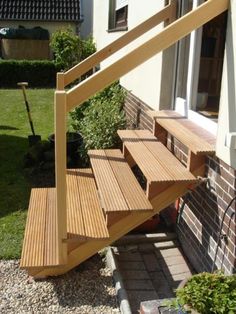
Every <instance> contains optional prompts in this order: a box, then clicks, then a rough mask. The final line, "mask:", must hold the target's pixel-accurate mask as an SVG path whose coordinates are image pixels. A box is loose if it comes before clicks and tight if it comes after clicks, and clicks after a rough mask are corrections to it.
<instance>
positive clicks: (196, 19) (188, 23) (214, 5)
mask: <svg viewBox="0 0 236 314" xmlns="http://www.w3.org/2000/svg"><path fill="white" fill-rule="evenodd" d="M228 6H229V0H208V1H206V2H204V3H203V4H202V5H200V6H199V7H197V8H196V9H195V10H193V11H191V12H189V13H187V14H186V15H184V16H183V17H181V18H180V19H178V20H176V21H175V22H173V23H171V24H170V25H168V26H167V27H166V28H165V29H163V30H162V31H161V32H160V33H158V34H157V35H155V36H154V37H152V38H151V39H149V40H148V41H147V42H145V43H144V44H142V45H141V46H139V47H138V48H136V49H134V50H133V51H131V52H130V53H128V54H127V55H125V56H124V57H122V58H120V59H119V60H117V61H116V62H114V63H113V64H111V65H109V66H107V67H106V68H104V69H103V70H100V71H99V72H97V73H95V74H94V75H93V76H91V77H89V78H88V79H86V80H84V81H83V82H81V83H80V84H78V85H76V86H75V87H74V88H72V89H71V90H70V91H69V92H68V103H67V111H70V110H72V109H73V108H74V107H76V106H78V105H80V104H81V103H82V102H84V101H85V100H86V99H88V98H89V97H91V96H93V95H94V94H95V93H96V92H98V91H99V90H101V89H103V88H104V87H106V86H108V85H109V84H111V83H112V82H114V81H115V80H117V79H119V78H120V77H122V76H123V75H125V74H126V73H128V72H130V71H131V70H133V69H134V68H136V67H137V66H138V65H140V64H142V63H144V62H145V61H147V60H148V59H150V58H151V57H153V56H154V55H156V54H157V53H159V52H160V51H162V50H165V49H166V48H168V47H170V46H171V45H173V44H175V43H176V42H177V41H178V40H180V39H182V38H183V37H185V36H186V35H188V34H189V33H191V32H192V31H193V30H195V29H197V28H199V27H200V26H202V25H203V24H205V23H207V22H208V21H210V20H211V19H213V18H214V17H215V16H217V15H219V14H221V13H222V12H224V11H226V10H227V9H228Z"/></svg>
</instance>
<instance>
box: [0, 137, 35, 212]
mask: <svg viewBox="0 0 236 314" xmlns="http://www.w3.org/2000/svg"><path fill="white" fill-rule="evenodd" d="M27 149H28V139H27V138H23V137H17V136H10V135H0V174H1V175H0V195H1V197H0V217H3V216H5V215H9V214H11V213H13V212H16V211H21V210H26V209H27V207H28V201H29V195H30V184H29V182H28V180H27V179H26V178H25V175H24V168H23V158H24V154H25V152H26V151H27Z"/></svg>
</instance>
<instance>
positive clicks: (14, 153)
mask: <svg viewBox="0 0 236 314" xmlns="http://www.w3.org/2000/svg"><path fill="white" fill-rule="evenodd" d="M53 94H54V91H53V90H52V89H31V90H27V96H28V101H29V103H30V106H31V113H32V118H33V122H34V127H35V132H36V134H40V135H41V136H42V139H47V137H48V135H49V134H50V133H52V132H53ZM30 134H31V131H30V127H29V123H28V120H27V114H26V110H25V106H24V101H23V95H22V92H21V90H0V259H8V258H19V257H20V252H21V245H22V239H23V232H24V226H25V219H26V209H27V207H28V201H29V195H30V189H31V186H30V185H31V184H30V180H28V179H27V176H26V175H25V171H24V169H23V157H24V154H25V152H26V151H27V149H28V135H30Z"/></svg>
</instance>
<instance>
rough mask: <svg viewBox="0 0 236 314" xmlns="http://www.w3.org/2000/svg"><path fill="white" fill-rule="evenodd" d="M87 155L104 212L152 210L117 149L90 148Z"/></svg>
mask: <svg viewBox="0 0 236 314" xmlns="http://www.w3.org/2000/svg"><path fill="white" fill-rule="evenodd" d="M89 156H90V160H91V164H92V168H93V171H94V175H95V179H96V182H97V185H98V189H99V192H100V196H101V199H102V202H103V206H104V210H105V211H106V212H122V211H136V210H152V206H151V204H150V203H149V201H148V200H147V199H146V196H145V194H144V192H143V191H142V189H141V188H140V186H139V184H138V182H137V180H136V179H135V177H134V175H133V173H132V171H131V169H130V168H129V166H128V164H127V163H126V162H125V159H124V157H123V156H122V154H121V152H120V151H119V150H117V149H115V150H92V151H90V152H89Z"/></svg>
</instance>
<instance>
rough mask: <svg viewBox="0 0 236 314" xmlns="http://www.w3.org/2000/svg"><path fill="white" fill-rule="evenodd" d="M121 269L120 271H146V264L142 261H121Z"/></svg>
mask: <svg viewBox="0 0 236 314" xmlns="http://www.w3.org/2000/svg"><path fill="white" fill-rule="evenodd" d="M119 269H120V270H129V269H131V270H145V269H146V268H145V264H144V263H143V262H141V261H137V262H127V261H120V262H119Z"/></svg>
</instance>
